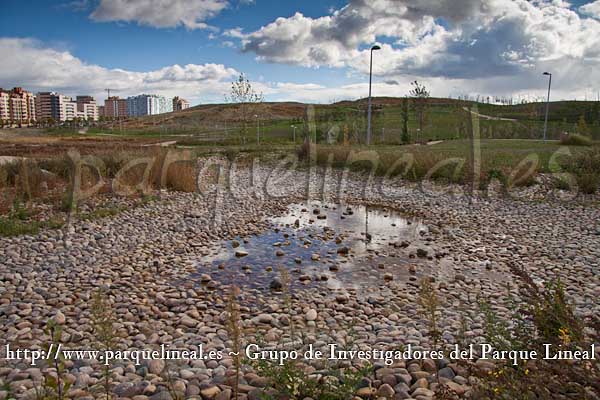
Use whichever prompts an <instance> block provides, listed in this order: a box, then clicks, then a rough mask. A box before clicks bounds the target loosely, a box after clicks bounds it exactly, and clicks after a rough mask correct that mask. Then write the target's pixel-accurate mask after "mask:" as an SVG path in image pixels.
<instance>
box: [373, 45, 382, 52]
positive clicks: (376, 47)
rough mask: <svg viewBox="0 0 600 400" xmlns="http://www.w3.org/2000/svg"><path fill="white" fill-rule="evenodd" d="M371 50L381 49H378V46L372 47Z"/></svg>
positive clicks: (379, 48)
mask: <svg viewBox="0 0 600 400" xmlns="http://www.w3.org/2000/svg"><path fill="white" fill-rule="evenodd" d="M373 50H381V47H379V46H378V45H375V46H373V47H371V51H373Z"/></svg>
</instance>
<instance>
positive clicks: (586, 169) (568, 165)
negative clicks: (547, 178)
mask: <svg viewBox="0 0 600 400" xmlns="http://www.w3.org/2000/svg"><path fill="white" fill-rule="evenodd" d="M563 167H564V169H565V170H566V171H567V172H570V173H572V174H574V175H575V177H576V180H577V185H578V186H579V190H581V192H582V193H585V194H593V193H595V192H596V191H597V190H598V188H599V187H600V149H599V148H594V149H592V150H589V151H583V152H581V153H578V154H576V155H575V156H574V157H571V158H570V159H568V160H566V161H565V162H563Z"/></svg>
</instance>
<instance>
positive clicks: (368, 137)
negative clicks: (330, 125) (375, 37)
mask: <svg viewBox="0 0 600 400" xmlns="http://www.w3.org/2000/svg"><path fill="white" fill-rule="evenodd" d="M373 50H381V47H379V46H377V45H375V46H373V47H371V63H370V67H369V110H368V115H367V146H369V145H370V144H371V83H372V81H373Z"/></svg>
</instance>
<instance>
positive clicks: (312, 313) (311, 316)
mask: <svg viewBox="0 0 600 400" xmlns="http://www.w3.org/2000/svg"><path fill="white" fill-rule="evenodd" d="M304 318H305V319H306V320H307V321H314V320H316V319H317V310H315V309H314V308H311V309H310V310H308V311H307V312H306V314H304Z"/></svg>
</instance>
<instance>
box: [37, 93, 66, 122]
mask: <svg viewBox="0 0 600 400" xmlns="http://www.w3.org/2000/svg"><path fill="white" fill-rule="evenodd" d="M64 97H66V96H62V95H61V94H58V93H56V92H40V93H38V94H37V96H36V97H35V100H36V102H35V107H36V114H37V120H38V121H40V122H45V121H49V120H54V121H64V119H63V118H64V111H62V108H63V107H62V106H61V102H63V101H64V99H63V98H64Z"/></svg>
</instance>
